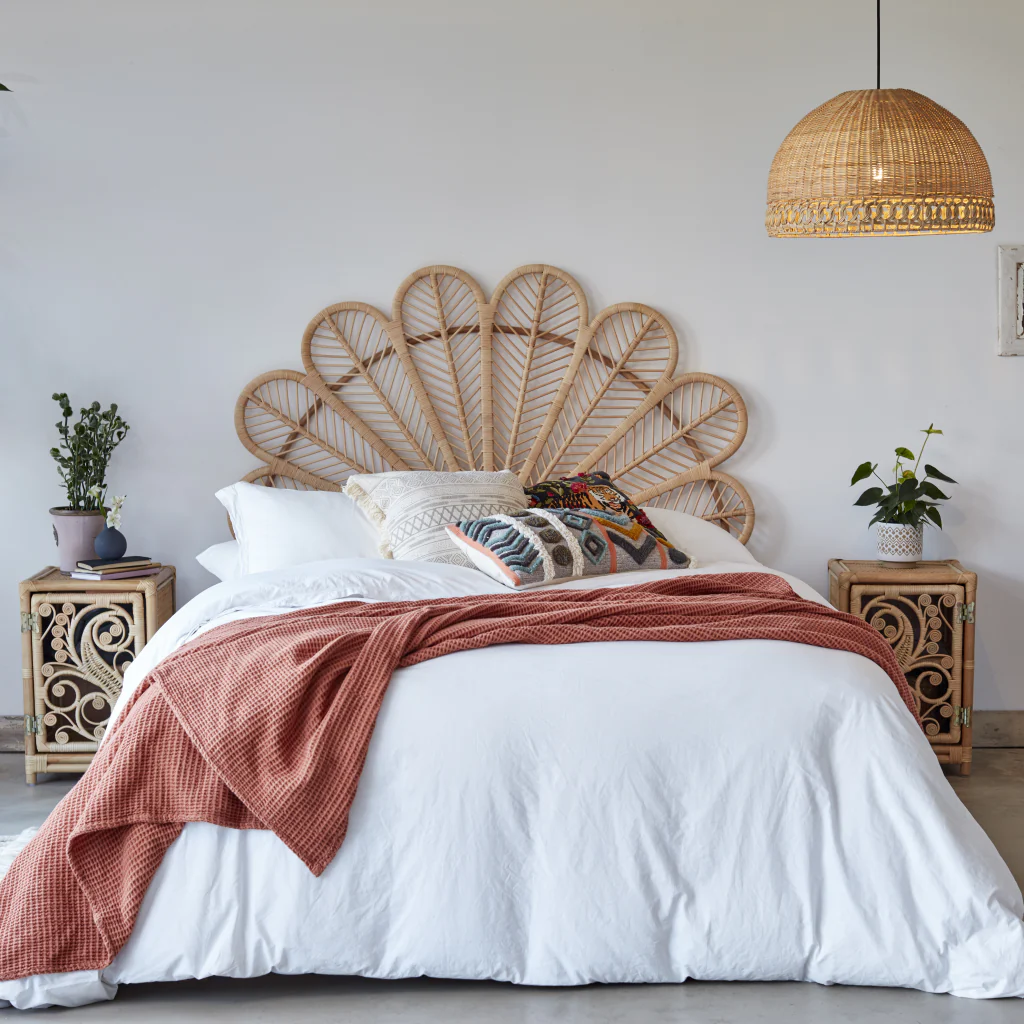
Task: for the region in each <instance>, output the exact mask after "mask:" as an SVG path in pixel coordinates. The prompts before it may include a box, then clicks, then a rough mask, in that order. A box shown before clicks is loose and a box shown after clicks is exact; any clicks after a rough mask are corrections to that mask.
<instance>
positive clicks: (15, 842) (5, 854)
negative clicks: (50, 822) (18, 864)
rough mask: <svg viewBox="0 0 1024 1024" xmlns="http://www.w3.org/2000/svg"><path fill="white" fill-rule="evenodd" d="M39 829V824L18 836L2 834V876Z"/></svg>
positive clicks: (0, 850) (0, 867)
mask: <svg viewBox="0 0 1024 1024" xmlns="http://www.w3.org/2000/svg"><path fill="white" fill-rule="evenodd" d="M38 831H39V828H38V826H33V827H32V828H27V829H25V830H24V831H22V832H19V833H18V834H17V835H16V836H0V878H3V877H4V875H6V874H7V869H8V868H9V867H10V866H11V865H12V864H13V863H14V858H15V857H17V856H18V854H19V853H21V851H22V850H24V849H25V847H26V846H28V842H29V840H30V839H31V838H32V837H33V836H34V835H35V834H36V833H37V832H38Z"/></svg>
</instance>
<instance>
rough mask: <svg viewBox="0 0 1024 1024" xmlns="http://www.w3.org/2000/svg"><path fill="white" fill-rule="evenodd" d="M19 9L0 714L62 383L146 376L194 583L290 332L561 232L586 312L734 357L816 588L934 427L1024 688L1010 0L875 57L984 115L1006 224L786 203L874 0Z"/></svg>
mask: <svg viewBox="0 0 1024 1024" xmlns="http://www.w3.org/2000/svg"><path fill="white" fill-rule="evenodd" d="M3 6H4V10H3V24H2V34H0V81H6V82H7V83H8V84H10V85H11V86H12V87H14V88H15V89H16V90H17V98H18V101H19V103H20V105H21V108H22V110H23V111H24V114H25V118H26V121H27V128H26V129H25V130H24V131H23V132H21V133H20V134H18V135H17V136H15V137H14V138H13V139H10V140H6V141H0V341H2V355H0V359H2V362H0V374H2V381H3V401H2V402H0V416H2V417H3V422H2V435H3V437H4V443H3V445H2V455H0V458H2V459H3V480H4V488H3V500H2V501H0V581H2V585H3V587H4V588H6V592H7V597H6V598H4V599H3V605H2V606H3V607H4V608H6V609H7V611H6V613H5V614H4V615H2V616H0V667H2V672H0V713H18V712H20V710H21V695H20V671H19V638H18V622H17V605H16V597H15V594H16V587H15V584H16V582H17V580H18V579H20V578H22V577H24V576H26V575H27V574H29V573H31V572H33V571H34V570H36V569H37V568H39V567H40V566H42V565H43V564H45V563H46V562H47V561H48V560H51V559H52V557H53V554H54V551H53V543H52V540H51V536H50V525H49V522H48V517H47V515H46V510H47V508H48V507H49V506H51V505H55V504H60V503H61V499H62V494H61V491H60V488H59V484H58V479H57V475H56V471H55V469H54V467H53V465H52V464H51V462H50V460H49V459H48V456H47V454H46V453H47V450H48V448H49V447H50V445H51V444H52V443H54V431H53V423H54V422H55V419H56V407H55V406H53V403H51V401H50V397H49V396H50V393H51V392H53V391H55V390H58V391H60V390H66V391H68V392H69V393H70V394H71V396H72V399H73V401H74V402H75V403H76V405H77V404H79V403H85V402H88V401H91V400H93V399H94V398H96V399H99V400H100V401H102V402H104V403H107V402H109V401H111V400H113V401H117V402H119V403H120V405H121V408H122V410H123V412H124V415H125V417H126V418H127V420H128V421H129V422H130V424H131V427H132V430H131V433H130V435H129V439H128V441H126V443H125V444H124V445H123V446H122V448H121V449H119V450H118V452H117V453H116V455H115V457H114V461H113V465H112V472H111V474H110V482H111V484H112V485H113V487H114V489H115V490H116V491H117V492H119V493H120V492H126V493H127V494H128V496H129V497H128V502H127V504H126V506H125V527H124V529H125V532H126V534H127V535H128V537H129V538H130V546H131V548H132V549H133V550H136V551H138V550H142V551H145V552H149V553H152V554H153V555H154V556H156V557H157V558H160V559H162V560H165V561H168V562H173V563H175V564H176V565H177V566H178V571H179V579H180V591H179V593H180V596H181V598H187V597H190V596H192V595H193V594H195V593H196V592H197V591H198V590H199V589H201V588H203V587H205V586H207V585H209V584H210V583H211V582H212V578H211V577H209V576H208V575H207V574H206V573H205V572H204V571H203V570H201V569H200V568H199V567H198V565H196V563H195V562H194V561H193V560H192V556H193V555H194V554H195V553H196V552H197V551H198V550H200V549H201V548H202V547H204V546H205V545H207V544H209V543H211V542H213V541H216V540H218V539H222V538H224V537H225V536H226V527H225V523H224V518H223V516H222V514H221V512H220V509H219V506H217V505H216V503H215V502H214V500H213V497H212V493H213V491H214V490H215V489H216V488H217V487H218V486H220V485H223V484H224V483H226V482H229V481H232V480H235V479H237V478H238V477H239V476H241V475H242V474H243V473H244V472H246V471H247V470H248V469H250V468H251V467H252V466H253V465H254V461H253V459H252V458H251V456H249V454H248V453H247V452H246V451H245V450H244V449H243V448H242V446H241V444H240V443H239V442H238V440H237V439H236V437H235V433H234V429H233V424H232V411H233V406H234V401H235V397H236V394H237V392H238V390H239V388H240V387H241V385H243V384H244V383H245V382H246V381H247V380H249V379H250V378H251V377H252V376H254V375H255V374H257V373H259V372H262V371H264V370H267V369H271V368H273V367H276V366H298V365H299V351H298V345H299V339H300V337H301V334H302V331H303V328H304V327H305V324H306V322H307V320H308V319H309V318H310V317H311V316H312V314H313V313H315V312H316V311H317V310H319V309H320V308H322V307H323V306H324V305H326V304H328V303H330V302H334V301H339V300H341V299H350V298H354V299H362V300H365V301H369V302H373V303H375V304H377V305H379V306H380V307H381V308H383V309H388V308H389V305H390V301H391V296H392V294H393V291H394V289H395V287H396V286H397V285H398V283H399V282H400V281H401V280H402V279H403V278H404V277H405V275H406V274H407V273H409V272H410V271H411V270H413V269H415V268H417V267H419V266H422V265H424V264H427V263H434V262H446V263H454V264H456V265H458V266H461V267H464V268H465V269H467V270H469V271H470V272H471V273H472V274H474V275H475V276H476V277H477V279H478V280H479V281H480V283H481V284H482V285H483V286H484V288H485V290H490V289H491V288H492V287H493V286H494V285H495V283H496V282H497V281H498V280H499V278H500V277H501V276H502V275H503V274H505V272H506V271H508V270H510V269H511V268H513V267H515V266H517V265H519V264H521V263H526V262H535V261H537V262H548V263H554V264H556V265H558V266H561V267H564V268H565V269H567V270H568V271H570V272H571V273H572V274H574V275H575V276H576V277H577V278H578V279H579V280H580V281H581V282H582V283H583V285H584V287H585V288H586V289H587V290H588V293H589V295H590V298H591V301H592V307H591V308H592V309H594V310H597V309H600V308H601V307H602V306H603V305H605V304H606V303H609V302H614V301H620V300H625V299H633V300H639V301H644V302H648V303H650V304H652V305H654V306H656V307H658V308H660V309H662V310H663V311H664V312H665V313H667V314H668V315H669V316H670V317H671V319H672V320H673V322H674V324H675V325H676V327H677V329H678V330H679V333H680V336H681V339H682V341H683V349H684V357H683V361H682V362H681V366H685V367H687V368H692V369H704V370H709V371H712V372H715V373H718V374H721V375H723V376H725V377H727V378H729V379H731V380H732V381H734V382H735V383H736V384H737V385H738V386H739V387H740V389H741V390H742V392H743V394H744V395H745V396H746V399H747V402H748V404H749V406H750V414H751V431H750V435H749V437H748V440H747V442H746V444H745V445H744V448H743V449H742V451H741V452H740V453H739V455H738V456H737V457H736V458H735V459H733V460H732V461H731V462H730V463H729V464H728V466H727V467H726V468H728V469H729V470H730V472H733V473H735V474H736V475H737V476H739V477H740V478H741V479H742V480H744V481H745V482H746V483H747V485H748V486H749V488H750V491H751V493H752V495H753V496H754V500H755V502H756V504H757V509H758V525H757V529H756V531H755V534H754V539H753V542H752V547H753V550H754V551H755V553H756V554H757V555H758V556H759V557H761V558H762V559H763V560H764V561H766V562H768V563H770V564H772V565H776V566H778V567H780V568H783V569H786V570H788V571H790V572H793V573H796V574H798V575H800V576H803V577H804V578H806V579H807V580H809V581H810V582H812V583H814V584H815V585H816V586H818V587H819V588H821V587H824V585H825V564H826V561H827V559H828V558H829V557H830V556H835V555H843V556H851V557H857V556H866V555H868V554H869V553H870V552H871V549H872V541H871V537H870V535H869V534H868V532H867V530H866V529H865V524H866V521H867V518H868V517H867V515H866V514H865V512H864V511H863V510H861V509H854V508H852V507H850V501H851V499H852V498H853V497H854V493H853V492H851V490H850V488H849V487H848V481H849V476H850V473H851V471H852V469H853V467H854V466H855V465H856V464H857V463H859V462H861V461H862V460H864V459H867V458H873V459H879V460H882V461H883V463H884V462H885V459H886V452H887V451H890V450H891V448H892V447H893V446H894V445H896V444H907V445H909V446H910V447H913V446H914V445H915V444H917V442H918V438H919V435H918V434H916V433H915V431H916V430H917V429H918V428H919V427H923V426H925V425H927V424H928V423H929V422H930V421H932V420H934V421H935V423H936V424H937V425H938V426H940V427H942V428H943V429H944V430H945V431H946V433H945V436H944V437H943V438H942V439H938V441H937V443H935V445H934V452H933V453H932V454H933V458H934V461H935V462H936V463H937V464H939V465H940V466H941V467H943V468H945V469H946V470H947V471H948V472H949V473H950V474H951V475H953V476H954V477H956V478H957V479H958V480H960V481H961V485H960V486H959V487H958V488H957V489H956V491H955V494H956V497H955V501H954V502H953V503H952V505H951V507H950V509H949V511H948V512H947V513H946V515H945V518H946V520H947V523H948V528H947V529H946V531H945V532H944V533H943V534H941V535H938V534H935V533H931V534H929V536H928V537H927V543H928V545H929V553H930V554H932V555H935V556H955V557H957V558H960V559H961V560H962V561H963V562H964V563H965V565H967V566H969V567H971V568H974V569H976V570H977V571H978V572H979V574H980V576H981V584H980V599H979V623H978V643H979V647H978V657H977V665H978V674H977V686H978V689H977V701H976V706H978V707H982V708H1024V673H1022V672H1021V669H1020V666H1019V663H1018V652H1019V650H1020V646H1021V638H1022V632H1024V631H1022V629H1021V622H1022V621H1024V526H1022V524H1021V510H1022V509H1024V472H1022V469H1024V467H1022V457H1021V434H1020V395H1021V391H1022V388H1024V359H1000V358H997V356H996V354H995V344H996V343H995V338H996V322H995V308H996V299H995V287H996V275H995V251H996V245H997V244H998V243H1000V242H1002V243H1014V242H1016V243H1022V242H1024V189H1022V181H1021V178H1022V168H1024V132H1022V131H1021V127H1022V124H1021V122H1022V118H1021V105H1020V97H1019V89H1018V88H1017V86H1018V85H1019V73H1018V71H1017V70H1016V69H1018V68H1019V53H1020V41H1021V39H1024V5H1021V4H1020V3H1019V2H1018V0H974V2H973V3H972V4H971V5H970V8H969V9H970V15H971V22H972V25H974V26H981V30H980V31H979V30H977V29H975V28H972V29H971V30H970V32H969V33H968V34H965V35H964V36H962V37H961V36H959V35H958V27H959V26H961V25H963V24H964V22H965V16H966V12H967V10H968V8H967V7H965V5H964V4H963V3H962V2H960V0H957V2H954V0H889V2H888V3H887V4H886V5H885V7H886V12H885V17H886V22H887V28H886V43H885V50H884V53H885V66H884V72H883V84H889V85H899V86H907V87H911V88H914V89H917V90H919V91H920V92H923V93H925V94H926V95H928V96H931V97H933V98H934V99H935V100H937V101H938V102H940V103H942V104H944V105H946V106H948V107H949V108H950V109H951V110H953V111H954V112H955V113H956V114H958V115H959V116H961V117H962V118H963V119H964V120H965V121H966V122H967V124H968V125H969V126H970V127H971V129H972V130H973V131H974V132H975V134H976V136H977V137H978V139H979V140H980V142H981V143H982V145H983V147H984V149H985V152H986V154H987V155H988V158H989V161H990V163H991V166H992V175H993V178H994V181H995V187H996V201H997V229H996V231H995V233H994V234H992V235H974V236H967V237H963V238H950V237H937V238H909V239H901V240H850V241H775V240H770V239H769V238H768V237H767V236H766V234H765V232H764V228H763V226H762V217H763V205H764V194H765V182H766V176H767V172H768V166H769V163H770V162H771V158H772V155H773V153H774V152H775V148H776V147H777V146H778V144H779V143H780V142H781V140H782V138H783V137H784V135H785V134H786V132H787V131H788V130H789V128H790V127H792V125H793V124H794V123H795V122H796V121H797V120H798V119H799V118H800V117H802V116H803V115H804V114H805V113H807V111H808V110H810V109H811V108H812V107H814V106H816V105H817V104H818V103H821V102H823V101H824V100H825V99H827V98H829V97H830V96H832V95H834V94H835V93H838V92H840V91H842V90H844V89H849V88H861V87H867V86H871V85H872V84H873V81H874V38H873V31H874V17H873V13H874V12H873V5H872V4H870V2H869V0H861V3H860V5H859V7H863V8H864V9H863V10H862V11H861V10H860V9H859V7H858V6H857V5H851V4H849V3H842V4H840V3H835V2H833V3H823V2H822V0H778V2H776V3H772V4H762V3H760V2H753V0H751V2H747V3H740V2H736V0H733V2H723V3H717V4H711V3H707V2H701V3H696V2H689V0H686V2H682V0H678V2H670V0H662V2H655V0H631V2H630V3H629V4H622V3H621V2H619V0H591V2H583V0H578V2H576V0H572V2H570V0H560V2H556V0H549V2H536V0H529V2H524V0H516V2H515V3H502V4H492V3H487V2H480V0H476V2H474V0H432V2H431V3H429V4H425V3H420V2H417V0H393V2H386V0H380V2H372V0H364V2H360V3H343V2H332V3H327V2H317V0H277V2H273V3H270V2H266V0H263V2H252V0H247V2H242V0H202V2H198V0H177V2H174V3H171V2H169V0H164V2H163V3H155V2H149V3H138V2H127V0H119V2H117V0H97V2H93V3H89V4H83V3H80V2H74V0H60V2H58V0H48V2H46V3H40V2H39V0H6V2H5V4H4V5H3ZM910 40H912V41H913V43H914V45H908V41H910ZM751 685H755V684H754V682H753V681H752V683H751Z"/></svg>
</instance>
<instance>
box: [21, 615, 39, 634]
mask: <svg viewBox="0 0 1024 1024" xmlns="http://www.w3.org/2000/svg"><path fill="white" fill-rule="evenodd" d="M21 631H22V633H38V632H39V616H38V615H37V614H36V613H35V612H22V613H21Z"/></svg>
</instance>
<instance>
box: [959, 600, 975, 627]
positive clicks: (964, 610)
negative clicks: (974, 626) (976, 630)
mask: <svg viewBox="0 0 1024 1024" xmlns="http://www.w3.org/2000/svg"><path fill="white" fill-rule="evenodd" d="M959 618H960V621H961V622H971V623H973V622H974V602H973V601H968V602H967V603H966V604H961V605H960V615H959Z"/></svg>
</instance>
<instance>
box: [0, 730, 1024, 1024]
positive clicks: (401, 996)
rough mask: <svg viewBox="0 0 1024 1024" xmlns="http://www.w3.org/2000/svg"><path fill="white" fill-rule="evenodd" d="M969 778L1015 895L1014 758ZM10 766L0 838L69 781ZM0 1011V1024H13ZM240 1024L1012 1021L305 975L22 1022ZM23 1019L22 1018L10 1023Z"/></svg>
mask: <svg viewBox="0 0 1024 1024" xmlns="http://www.w3.org/2000/svg"><path fill="white" fill-rule="evenodd" d="M974 757H975V762H974V765H975V767H974V774H973V775H971V776H969V777H968V778H965V779H961V778H959V777H956V776H950V777H949V781H950V783H951V784H952V786H953V788H954V789H955V790H956V791H957V793H958V794H959V795H960V798H961V799H962V800H963V802H964V803H965V804H966V805H967V807H968V808H969V809H970V811H971V813H972V814H973V815H974V816H975V818H977V820H978V822H979V823H980V824H981V825H982V827H983V828H984V829H985V830H986V831H987V832H988V834H989V835H990V836H991V837H992V840H993V842H994V843H995V844H996V846H997V847H998V848H999V851H1000V853H1002V855H1003V857H1004V858H1005V859H1006V862H1007V863H1008V864H1009V866H1010V868H1011V870H1012V871H1013V873H1014V876H1015V877H1016V878H1017V881H1018V883H1020V884H1021V885H1022V886H1024V749H1016V750H976V751H975V752H974ZM22 764H23V762H22V760H21V757H20V755H17V754H0V835H4V834H7V835H10V834H12V833H15V832H19V831H21V829H22V828H25V827H27V826H29V825H35V824H38V823H39V822H41V821H42V819H43V818H44V817H45V816H46V814H47V813H48V812H49V810H50V808H51V807H53V806H54V804H56V803H57V801H58V800H59V799H60V798H61V796H63V794H64V793H65V792H67V790H68V789H69V788H70V786H71V785H72V782H71V781H70V780H68V779H67V778H66V777H61V776H49V777H46V776H40V778H41V779H44V778H45V779H47V781H45V782H40V783H39V784H38V785H37V786H35V787H28V786H26V785H25V784H24V775H23V771H22ZM18 1015H19V1012H18V1011H17V1010H0V1019H3V1020H9V1019H14V1018H16V1017H18ZM40 1017H54V1018H59V1019H60V1020H61V1021H62V1022H65V1024H74V1022H78V1021H83V1022H87V1024H105V1022H106V1021H139V1020H145V1021H146V1022H147V1024H159V1022H163V1021H183V1020H187V1019H189V1018H194V1019H198V1020H201V1021H207V1020H211V1021H218V1022H229V1021H245V1022H250V1024H263V1022H268V1024H269V1022H273V1024H286V1022H287V1024H290V1022H292V1021H295V1022H311V1024H312V1022H319V1021H337V1020H343V1021H345V1022H346V1024H364V1022H374V1024H431V1022H444V1024H462V1022H474V1024H476V1022H487V1024H506V1022H508V1024H548V1022H551V1024H577V1022H584V1021H586V1022H588V1024H605V1022H607V1024H613V1022H614V1024H627V1022H629V1024H631V1022H634V1021H636V1022H641V1021H651V1022H659V1024H668V1022H686V1024H704V1022H707V1024H711V1022H714V1024H733V1022H736V1024H761V1022H763V1024H769V1022H773V1024H775V1022H778V1024H782V1022H785V1024H801V1022H803V1021H806V1022H808V1024H821V1022H827V1024H846V1022H853V1021H878V1022H886V1024H888V1022H893V1024H900V1022H907V1024H909V1022H918V1021H926V1022H927V1024H946V1022H951V1024H952V1022H971V1024H973V1022H978V1024H989V1022H992V1024H996V1022H1000V1024H1001V1022H1011V1021H1012V1022H1014V1024H1021V1022H1024V1005H1022V1003H1021V1002H1020V1001H1018V1000H994V1001H977V1002H976V1001H974V1000H970V999H955V998H952V997H948V996H932V995H926V994H924V993H921V992H909V991H905V990H901V989H867V988H844V987H841V986H836V987H833V988H824V987H822V986H819V985H804V984H723V983H710V982H688V983H687V984H685V985H642V986H632V985H592V986H589V987H587V988H575V989H540V988H522V987H516V986H513V985H505V984H499V983H496V982H466V981H462V982H458V981H435V980H431V979H416V980H410V981H389V982H381V981H372V980H367V979H362V978H325V977H317V976H302V977H283V976H280V975H272V976H269V977H266V978H252V979H246V980H233V979H229V978H207V979H205V980H203V981H193V982H175V983H168V984H157V985H124V986H122V987H121V990H120V992H119V993H118V995H117V999H116V1000H115V1001H114V1002H112V1003H101V1004H95V1005H93V1006H86V1007H82V1008H81V1009H74V1010H39V1011H33V1013H32V1017H31V1019H32V1020H36V1019H37V1018H40ZM22 1019H25V1020H27V1019H28V1018H27V1017H26V1018H22Z"/></svg>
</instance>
